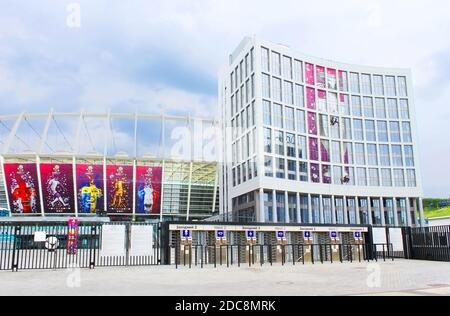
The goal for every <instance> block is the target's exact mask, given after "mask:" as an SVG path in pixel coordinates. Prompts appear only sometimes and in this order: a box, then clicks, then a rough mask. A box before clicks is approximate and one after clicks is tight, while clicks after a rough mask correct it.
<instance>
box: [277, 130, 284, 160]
mask: <svg viewBox="0 0 450 316" xmlns="http://www.w3.org/2000/svg"><path fill="white" fill-rule="evenodd" d="M283 136H284V135H283V132H280V131H275V153H276V154H277V155H281V156H283V155H284V137H283Z"/></svg>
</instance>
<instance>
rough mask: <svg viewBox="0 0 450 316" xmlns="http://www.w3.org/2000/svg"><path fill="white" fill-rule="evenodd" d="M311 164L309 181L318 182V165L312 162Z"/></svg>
mask: <svg viewBox="0 0 450 316" xmlns="http://www.w3.org/2000/svg"><path fill="white" fill-rule="evenodd" d="M310 166H311V170H310V171H311V181H312V182H314V183H319V182H320V171H319V165H318V164H315V163H312V164H310Z"/></svg>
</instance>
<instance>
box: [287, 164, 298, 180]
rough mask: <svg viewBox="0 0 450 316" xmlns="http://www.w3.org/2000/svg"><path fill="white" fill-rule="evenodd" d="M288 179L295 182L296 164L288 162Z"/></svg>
mask: <svg viewBox="0 0 450 316" xmlns="http://www.w3.org/2000/svg"><path fill="white" fill-rule="evenodd" d="M288 179H289V180H297V162H296V161H294V160H288Z"/></svg>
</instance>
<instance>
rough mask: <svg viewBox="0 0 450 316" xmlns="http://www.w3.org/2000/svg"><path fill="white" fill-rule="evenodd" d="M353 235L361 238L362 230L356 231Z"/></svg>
mask: <svg viewBox="0 0 450 316" xmlns="http://www.w3.org/2000/svg"><path fill="white" fill-rule="evenodd" d="M353 236H354V237H355V238H356V239H361V232H354V233H353Z"/></svg>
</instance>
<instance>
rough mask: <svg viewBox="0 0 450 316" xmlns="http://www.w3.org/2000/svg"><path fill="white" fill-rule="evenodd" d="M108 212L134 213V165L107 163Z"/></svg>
mask: <svg viewBox="0 0 450 316" xmlns="http://www.w3.org/2000/svg"><path fill="white" fill-rule="evenodd" d="M106 177H107V184H106V185H107V206H108V213H112V214H131V213H133V166H126V165H107V166H106Z"/></svg>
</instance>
